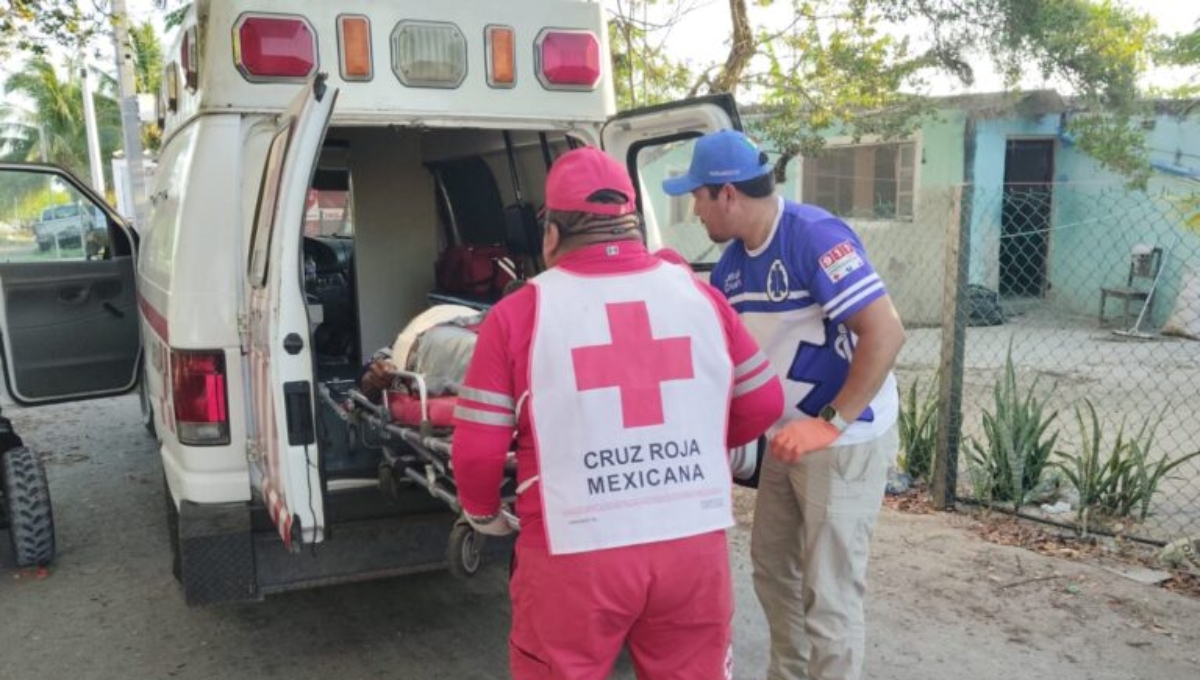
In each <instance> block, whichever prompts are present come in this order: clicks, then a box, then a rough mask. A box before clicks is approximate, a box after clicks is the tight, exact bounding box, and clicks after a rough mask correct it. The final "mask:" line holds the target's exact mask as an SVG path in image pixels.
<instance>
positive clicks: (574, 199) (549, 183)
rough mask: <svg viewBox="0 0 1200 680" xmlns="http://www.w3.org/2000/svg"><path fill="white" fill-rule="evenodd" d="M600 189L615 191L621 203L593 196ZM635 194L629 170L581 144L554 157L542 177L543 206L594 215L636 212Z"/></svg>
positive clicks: (604, 154) (592, 148) (605, 155)
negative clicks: (543, 186)
mask: <svg viewBox="0 0 1200 680" xmlns="http://www.w3.org/2000/svg"><path fill="white" fill-rule="evenodd" d="M601 191H611V192H616V193H618V194H620V195H621V196H623V197H624V198H625V202H624V203H602V202H599V201H597V200H595V198H594V197H595V195H596V194H597V193H598V192H601ZM635 197H636V194H635V192H634V190H633V182H632V181H630V179H629V173H628V172H626V171H625V168H624V167H622V166H621V164H620V163H618V162H617V161H615V160H613V158H612V157H611V156H609V155H608V154H606V153H604V152H603V151H601V150H600V149H597V148H595V147H591V146H585V147H583V148H579V149H572V150H571V151H568V152H566V153H565V154H563V155H561V156H559V157H558V159H557V160H555V161H554V165H552V166H550V174H549V175H548V176H547V177H546V208H548V209H550V210H560V211H570V212H584V213H592V214H595V215H628V214H630V213H633V212H637V203H636V199H635Z"/></svg>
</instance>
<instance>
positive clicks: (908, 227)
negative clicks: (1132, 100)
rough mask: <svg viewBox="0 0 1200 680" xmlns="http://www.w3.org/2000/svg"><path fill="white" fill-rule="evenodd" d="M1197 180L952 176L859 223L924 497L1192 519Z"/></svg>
mask: <svg viewBox="0 0 1200 680" xmlns="http://www.w3.org/2000/svg"><path fill="white" fill-rule="evenodd" d="M1197 195H1198V187H1197V184H1196V183H1195V182H1191V183H1187V182H1186V181H1180V182H1178V183H1175V184H1169V185H1167V188H1163V187H1162V186H1159V188H1156V189H1154V190H1152V191H1151V192H1142V191H1135V190H1131V189H1128V188H1127V187H1125V186H1124V185H1122V184H1119V183H1099V182H1098V183H1055V184H1046V183H1041V184H1013V183H1010V184H1003V185H997V186H987V187H985V186H977V185H962V186H953V187H946V188H942V189H937V190H931V191H925V192H920V193H918V195H917V197H916V206H915V209H914V217H913V219H912V221H911V222H904V223H901V224H890V223H871V222H865V223H862V224H856V225H855V226H856V229H857V230H858V231H859V233H860V235H861V236H862V238H863V241H864V243H865V244H866V246H867V249H868V252H869V253H870V254H871V258H872V260H873V262H874V264H875V266H876V268H877V269H878V270H880V272H881V273H882V274H883V276H884V277H885V279H886V280H887V282H888V286H889V290H890V292H891V294H892V297H893V298H894V300H895V302H896V305H897V308H898V309H899V310H900V313H901V316H902V317H903V318H904V320H905V324H906V326H907V328H908V329H909V341H908V343H907V345H906V346H905V348H904V350H903V352H902V354H901V356H900V360H899V363H898V367H897V375H898V378H899V381H900V388H901V394H902V398H903V401H904V408H903V409H902V430H905V432H904V435H905V436H904V437H903V438H904V440H905V441H904V444H905V450H904V451H903V452H902V453H903V456H902V459H901V467H902V468H904V469H908V470H910V471H912V472H915V473H916V474H917V475H919V476H920V477H923V478H924V479H925V480H927V481H928V482H929V484H930V488H931V490H932V491H933V495H934V497H935V500H936V501H938V502H939V503H943V504H949V503H953V502H954V501H956V500H970V501H976V502H980V503H985V504H990V505H995V506H999V507H1005V508H1008V509H1016V510H1019V511H1020V512H1021V513H1022V514H1027V515H1031V516H1035V517H1039V518H1042V519H1049V520H1052V521H1057V522H1060V523H1067V524H1070V525H1073V526H1075V527H1076V528H1078V529H1079V530H1081V531H1098V532H1111V533H1119V534H1122V535H1125V536H1128V537H1132V538H1138V539H1144V540H1148V541H1152V542H1165V541H1170V540H1173V539H1176V538H1180V537H1183V536H1194V535H1200V456H1196V457H1193V458H1189V457H1188V456H1189V454H1192V453H1193V452H1196V451H1200V418H1198V417H1197V415H1198V414H1197V408H1196V407H1197V405H1198V404H1200V233H1198V232H1197V231H1194V230H1192V229H1189V227H1188V225H1187V222H1188V220H1189V219H1192V220H1193V221H1195V218H1194V215H1195V211H1196V210H1197V207H1196V206H1197ZM935 452H936V456H935Z"/></svg>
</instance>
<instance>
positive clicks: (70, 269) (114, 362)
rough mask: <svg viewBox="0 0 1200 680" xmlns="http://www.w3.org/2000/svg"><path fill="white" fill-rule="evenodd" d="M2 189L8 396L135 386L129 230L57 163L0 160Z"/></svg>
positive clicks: (1, 280)
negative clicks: (5, 221)
mask: <svg viewBox="0 0 1200 680" xmlns="http://www.w3.org/2000/svg"><path fill="white" fill-rule="evenodd" d="M0 195H2V196H4V198H5V203H6V206H9V205H11V207H12V212H11V213H10V217H9V218H8V219H11V220H13V223H8V224H5V225H4V229H3V233H2V234H0V334H2V344H3V348H2V349H3V358H4V382H5V386H6V387H7V389H8V392H9V394H10V395H11V396H12V398H13V400H14V401H16V402H17V403H19V404H22V405H26V406H34V405H39V404H50V403H55V402H61V401H72V400H77V399H91V398H96V397H107V396H112V395H115V394H121V393H124V392H128V391H129V390H131V389H133V388H134V387H135V386H136V385H137V379H138V369H139V366H140V363H141V362H140V359H141V336H140V334H139V325H138V324H139V321H138V309H137V292H136V290H135V287H134V263H135V262H136V260H137V258H136V257H135V247H136V244H135V236H134V233H133V230H132V229H130V228H129V227H128V225H126V224H125V222H124V220H122V219H121V218H120V217H119V216H118V215H117V214H116V213H115V212H113V210H112V209H111V208H109V207H108V205H107V204H105V203H104V201H103V200H102V199H101V198H100V197H99V196H97V195H96V194H95V193H93V192H92V191H91V190H90V189H88V188H87V187H86V186H85V185H84V184H83V183H82V182H81V181H80V180H79V179H77V178H76V177H74V176H73V175H71V174H70V173H69V172H67V171H66V170H63V169H61V168H58V167H55V166H51V165H32V164H22V163H0ZM60 215H61V217H60ZM51 220H52V221H53V223H51Z"/></svg>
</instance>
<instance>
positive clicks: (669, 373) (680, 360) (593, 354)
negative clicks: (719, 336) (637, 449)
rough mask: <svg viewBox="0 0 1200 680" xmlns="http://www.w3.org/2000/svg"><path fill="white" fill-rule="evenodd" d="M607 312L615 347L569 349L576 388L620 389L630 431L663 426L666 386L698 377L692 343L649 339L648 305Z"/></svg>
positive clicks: (623, 306) (611, 306) (623, 414)
mask: <svg viewBox="0 0 1200 680" xmlns="http://www.w3.org/2000/svg"><path fill="white" fill-rule="evenodd" d="M605 309H606V310H607V312H608V328H609V334H610V336H611V337H612V343H611V344H608V345H589V346H587V347H576V348H574V349H572V350H571V360H572V362H573V363H574V364H575V388H576V389H578V390H579V391H580V392H583V391H585V390H597V389H601V388H605V387H616V388H617V389H619V390H620V393H621V417H622V420H623V421H624V423H625V427H626V428H631V427H646V426H648V425H661V424H662V423H663V421H664V418H663V404H662V389H661V386H662V383H663V382H665V381H667V380H688V379H690V378H693V377H695V376H694V373H693V371H692V340H691V338H688V337H678V338H661V339H655V338H654V337H653V336H651V334H650V313H649V311H648V310H647V309H646V303H645V302H618V303H612V304H608V305H605Z"/></svg>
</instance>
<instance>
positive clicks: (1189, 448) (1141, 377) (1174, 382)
mask: <svg viewBox="0 0 1200 680" xmlns="http://www.w3.org/2000/svg"><path fill="white" fill-rule="evenodd" d="M1114 330H1118V329H1115V328H1114V327H1110V326H1106V327H1104V328H1100V327H1098V325H1097V321H1096V318H1095V317H1085V316H1079V315H1067V314H1060V313H1055V312H1054V311H1053V310H1050V309H1046V308H1031V309H1027V310H1026V311H1024V312H1022V313H1020V314H1016V315H1013V316H1011V317H1009V319H1008V320H1007V322H1006V323H1004V324H1003V325H999V326H984V327H971V328H968V329H967V334H966V351H965V353H964V358H963V361H964V371H963V395H962V408H963V413H962V434H963V447H964V449H965V447H966V445H967V439H968V438H970V437H976V438H980V439H982V434H983V433H982V413H983V411H984V410H985V409H986V410H988V411H990V412H995V407H994V406H993V403H994V402H993V396H992V390H993V387H994V385H995V381H996V380H997V378H998V377H999V376H1000V374H1001V373H1002V371H1003V369H1004V363H1005V357H1006V355H1007V353H1008V352H1009V351H1010V348H1011V351H1012V357H1013V363H1014V365H1015V366H1016V372H1017V377H1018V384H1019V385H1020V387H1021V389H1022V390H1028V389H1032V387H1033V386H1034V385H1035V384H1036V385H1037V392H1036V394H1037V395H1038V397H1039V398H1040V399H1042V400H1043V401H1044V402H1045V403H1046V409H1045V411H1046V414H1047V415H1049V414H1050V413H1052V412H1057V417H1056V418H1055V420H1054V422H1053V424H1052V426H1051V428H1050V432H1057V433H1058V440H1057V443H1056V446H1055V449H1056V450H1060V451H1067V452H1072V453H1078V452H1079V450H1080V448H1081V437H1080V434H1079V427H1078V425H1077V423H1076V419H1075V408H1076V407H1079V408H1084V404H1085V400H1087V401H1090V402H1091V403H1092V405H1093V406H1094V407H1095V409H1096V412H1097V415H1098V417H1099V419H1100V422H1101V425H1102V428H1103V432H1104V435H1103V441H1104V446H1106V447H1108V448H1104V449H1102V450H1103V451H1104V453H1105V455H1107V452H1108V450H1111V447H1112V445H1113V442H1114V441H1115V438H1116V434H1117V431H1118V430H1119V429H1120V427H1121V426H1122V423H1124V427H1125V430H1126V436H1129V435H1131V434H1133V433H1135V432H1136V431H1137V430H1138V429H1139V428H1140V427H1141V426H1142V425H1143V423H1155V422H1157V423H1158V426H1157V431H1156V436H1155V438H1154V444H1153V446H1152V447H1151V451H1152V455H1154V456H1169V457H1172V458H1175V457H1180V456H1183V455H1185V454H1188V453H1191V452H1193V451H1197V450H1200V418H1197V417H1196V404H1197V403H1200V342H1197V341H1195V340H1187V339H1182V338H1172V337H1164V336H1153V337H1151V338H1149V339H1142V340H1137V339H1130V338H1127V337H1124V336H1121V335H1118V334H1116V333H1114ZM941 341H942V339H941V329H940V328H917V329H910V331H909V339H908V343H907V344H906V345H905V347H904V350H903V352H902V353H901V355H900V360H899V363H898V367H897V371H896V373H897V377H898V380H899V382H900V388H901V390H902V391H907V389H908V387H909V386H910V385H911V384H913V382H914V381H917V380H919V381H920V385H921V390H922V391H923V390H924V388H925V386H927V385H930V384H931V383H932V382H933V381H934V379H935V378H936V375H937V371H938V368H939V366H940V356H941ZM958 479H959V492H960V494H962V495H964V496H969V495H970V493H971V485H970V481H969V470H968V467H967V465H966V463H965V459H964V458H963V457H960V461H959V475H958ZM1059 519H1060V520H1062V519H1066V520H1067V521H1069V520H1070V519H1071V517H1070V516H1067V517H1059ZM1126 530H1127V531H1129V532H1130V533H1131V534H1132V535H1137V536H1141V537H1143V538H1149V539H1153V540H1157V541H1163V542H1167V541H1171V540H1174V539H1176V538H1180V537H1183V536H1194V535H1200V458H1193V459H1192V460H1190V461H1188V462H1186V463H1184V464H1183V465H1182V466H1180V467H1179V468H1177V469H1176V471H1175V472H1174V473H1172V474H1171V475H1170V477H1169V478H1168V479H1166V480H1164V481H1163V483H1162V484H1161V485H1160V487H1159V493H1158V494H1157V495H1156V497H1155V499H1154V501H1153V502H1152V504H1151V516H1150V517H1149V518H1148V521H1147V522H1146V523H1145V524H1144V525H1141V526H1130V527H1126Z"/></svg>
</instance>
